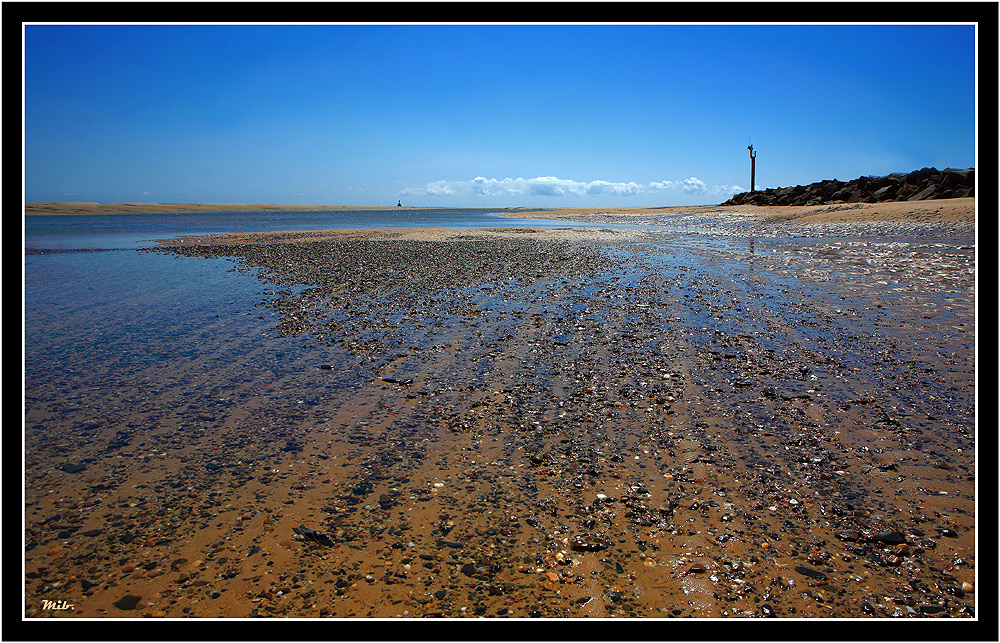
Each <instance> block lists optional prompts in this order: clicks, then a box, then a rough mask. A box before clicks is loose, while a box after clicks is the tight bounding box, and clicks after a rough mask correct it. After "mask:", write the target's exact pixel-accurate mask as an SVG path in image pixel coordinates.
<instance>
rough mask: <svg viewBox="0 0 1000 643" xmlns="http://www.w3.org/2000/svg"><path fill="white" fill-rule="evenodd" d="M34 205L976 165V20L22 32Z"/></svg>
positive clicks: (378, 197) (460, 199)
mask: <svg viewBox="0 0 1000 643" xmlns="http://www.w3.org/2000/svg"><path fill="white" fill-rule="evenodd" d="M23 33H24V60H23V63H24V77H23V84H24V95H23V108H24V111H23V124H24V139H23V144H24V149H23V174H24V199H25V201H97V202H119V201H129V202H153V203H192V202H212V203H286V204H292V203H294V204H301V203H312V204H350V205H373V206H382V205H396V204H397V202H401V203H402V204H403V205H404V206H413V207H417V206H419V207H491V208H492V207H515V206H540V207H541V206H544V207H579V206H594V207H604V206H625V207H632V206H635V207H639V206H672V205H703V204H713V203H721V202H723V201H725V200H726V199H728V198H729V197H730V196H732V195H733V194H735V193H738V192H744V191H747V190H748V189H749V187H750V158H749V151H748V150H747V146H748V145H749V144H751V143H752V144H753V147H754V150H755V152H756V153H757V158H756V180H755V184H756V185H755V187H756V188H757V189H764V188H767V187H781V186H789V185H800V184H802V185H804V184H808V183H812V182H814V181H819V180H823V179H839V180H842V181H847V180H851V179H854V178H857V177H859V176H865V175H885V174H889V173H892V172H908V171H911V170H915V169H919V168H922V167H936V168H938V169H943V168H945V167H954V168H966V167H974V166H975V164H976V27H975V25H973V24H933V25H916V24H903V25H886V24H883V25H850V24H847V25H843V24H841V25H837V24H812V25H810V24H793V25H780V24H776V25H768V24H744V25H725V24H678V25H671V24H534V25H531V24H463V25H458V24H454V25H451V24H410V25H393V24H354V25H346V24H345V25H335V24H323V25H321V24H299V25H281V24H265V25H250V24H201V25H198V24H160V25H155V24H154V25H140V24H133V25H114V24H107V25H89V24H65V25H59V24H25V26H24V32H23Z"/></svg>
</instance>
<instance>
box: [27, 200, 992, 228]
mask: <svg viewBox="0 0 1000 643" xmlns="http://www.w3.org/2000/svg"><path fill="white" fill-rule="evenodd" d="M397 207H398V206H368V205H314V204H273V203H267V204H265V203H254V204H248V203H87V202H30V203H25V204H24V214H25V215H26V216H27V215H66V214H178V213H196V212H261V211H288V212H301V211H313V210H319V211H327V210H329V211H333V210H391V209H394V208H397ZM498 209H500V208H498ZM503 210H504V212H503V214H506V215H507V216H513V217H518V216H527V217H531V218H536V219H539V218H544V219H548V218H552V219H564V218H569V217H588V216H595V215H600V216H602V217H609V216H611V217H613V216H615V215H623V216H629V217H643V216H648V217H649V218H650V219H653V218H656V217H663V216H670V215H675V214H677V215H679V214H699V213H700V214H711V213H714V212H718V213H724V214H736V213H739V214H745V215H748V216H749V217H751V218H754V219H757V220H758V221H759V222H761V223H769V222H770V223H782V222H791V221H794V222H796V223H837V222H845V223H849V222H862V221H899V222H921V223H945V222H969V223H974V222H975V218H976V199H975V198H974V197H969V198H962V199H934V200H926V201H889V202H885V203H838V204H830V205H811V206H753V205H740V206H722V205H701V206H665V207H637V208H631V207H613V208H607V207H604V208H593V207H591V208H545V207H539V208H529V207H520V208H504V209H503Z"/></svg>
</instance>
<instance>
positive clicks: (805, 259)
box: [25, 202, 977, 619]
mask: <svg viewBox="0 0 1000 643" xmlns="http://www.w3.org/2000/svg"><path fill="white" fill-rule="evenodd" d="M892 205H894V204H892ZM960 206H961V204H950V203H945V202H934V203H931V202H925V203H921V204H919V206H912V204H911V206H910V207H908V208H906V207H903V206H900V207H901V208H903V210H904V211H903V212H899V211H896V212H890V213H889V214H884V213H885V211H886V210H885V209H882V210H879V211H880V212H882V213H883V215H880V216H874V217H868V218H867V219H865V221H863V222H851V221H845V220H844V219H845V217H847V218H851V217H853V216H855V215H856V214H857V213H856V212H853V211H852V210H853V209H842V210H826V211H820V210H816V209H812V210H809V211H805V212H800V211H799V210H803V209H787V210H781V209H775V211H768V212H763V213H761V212H750V211H749V209H748V208H741V209H738V210H734V211H732V212H729V213H728V218H725V219H724V220H723V223H722V224H719V223H718V222H719V220H720V218H719V217H708V218H706V219H707V220H710V221H712V222H713V223H711V224H706V223H704V220H705V219H703V218H702V217H703V215H705V214H706V213H707V212H715V211H716V209H709V210H705V211H703V212H693V213H692V212H691V211H690V210H691V209H690V208H688V209H684V212H683V213H682V212H680V211H672V212H670V213H666V215H665V213H664V212H663V211H662V210H660V211H658V212H651V213H636V212H629V213H618V214H615V215H614V216H615V219H608V220H609V221H611V220H616V221H620V220H623V219H621V217H629V216H631V217H648V218H647V221H650V222H652V221H655V217H658V216H659V217H663V216H671V215H678V214H685V216H688V217H689V218H688V219H687V221H686V225H689V226H690V227H691V229H692V230H695V229H699V226H705V225H710V226H711V230H712V231H713V232H715V233H718V235H719V236H706V237H702V236H699V235H697V234H694V235H692V234H691V233H690V232H689V233H682V232H670V231H653V230H642V229H625V230H614V229H611V228H566V229H556V230H531V229H527V228H525V229H520V228H513V229H508V228H504V229H499V228H498V229H492V230H472V231H451V230H429V229H420V230H351V231H326V232H320V233H297V232H296V233H263V234H247V235H230V236H227V237H216V238H197V239H195V238H189V239H184V240H179V241H175V242H171V243H169V244H166V245H164V247H163V248H161V249H159V250H156V252H167V253H174V254H177V255H179V256H181V257H185V259H184V260H192V261H193V260H198V259H197V258H198V257H229V258H232V260H233V261H234V262H235V263H236V265H237V266H238V269H239V270H240V271H243V272H246V273H248V274H255V275H258V276H259V278H260V279H261V280H263V281H265V282H266V283H267V284H268V285H269V286H271V287H272V288H273V290H271V291H270V292H271V294H270V295H269V296H268V297H266V298H265V299H263V300H262V301H260V302H257V303H256V304H255V305H259V307H260V310H261V313H262V314H261V324H262V325H263V326H262V327H266V328H265V329H264V330H262V332H261V335H262V337H261V345H262V349H261V351H262V352H266V349H265V348H263V347H265V346H266V345H267V342H268V337H274V336H281V337H285V338H289V337H297V338H300V339H301V341H302V342H303V343H304V344H307V345H308V346H309V347H310V349H309V350H310V351H311V352H308V351H307V352H306V355H307V357H308V360H309V364H308V367H307V368H305V369H303V372H301V373H298V374H297V375H296V376H294V377H286V378H285V379H281V378H279V377H275V376H273V375H272V374H271V372H270V371H268V370H266V369H261V368H258V367H257V366H258V363H262V362H263V360H264V359H265V357H260V356H257V357H255V356H248V358H247V363H245V364H220V365H219V366H218V379H220V380H227V386H229V387H230V388H228V389H227V394H226V400H227V401H225V403H223V400H222V399H219V400H218V402H219V403H218V405H216V406H212V407H207V406H204V405H202V406H200V407H199V408H193V409H185V403H184V398H183V394H180V397H176V399H175V400H174V402H175V407H174V409H173V413H164V414H161V415H160V416H158V421H157V422H156V423H155V424H154V426H152V427H149V426H147V425H144V426H143V428H142V429H141V430H138V431H132V432H130V433H129V434H128V435H125V436H123V435H122V431H121V430H119V431H118V432H116V431H115V430H114V429H111V428H94V427H91V428H89V429H87V428H85V427H84V428H81V429H80V430H79V431H78V432H77V434H76V435H73V434H70V435H65V436H62V438H61V439H58V440H53V439H51V438H48V439H43V438H42V434H41V432H36V431H32V430H31V428H30V427H32V426H41V425H43V424H44V422H45V414H46V413H49V414H56V413H58V409H53V408H49V409H48V410H43V409H41V408H39V410H38V411H34V410H32V411H30V412H29V415H31V417H26V422H25V424H26V442H27V446H28V450H29V455H28V457H27V467H28V468H27V472H26V474H27V478H28V486H27V490H26V492H27V493H26V495H27V506H26V509H25V515H26V523H27V548H26V549H27V550H26V554H25V555H26V571H27V578H26V585H25V587H26V594H27V605H28V609H27V615H28V616H30V617H51V618H73V617H86V616H95V617H133V616H135V617H137V616H147V615H148V616H153V617H284V616H291V617H336V618H361V617H405V618H420V617H432V616H436V617H450V618H465V617H480V616H481V617H492V618H511V617H515V618H530V617H547V618H576V617H610V616H614V617H632V618H674V617H746V618H766V617H778V618H807V619H811V618H828V617H830V618H849V619H854V618H868V617H919V618H938V617H944V616H949V617H959V618H961V617H965V618H969V617H972V616H973V615H974V614H975V608H976V596H977V593H976V528H975V527H976V515H975V507H976V505H975V500H976V495H975V494H976V450H975V444H976V443H975V440H976V435H975V428H976V424H975V379H974V378H975V364H974V357H975V338H976V328H975V270H976V266H975V246H974V232H975V229H974V216H973V217H970V216H968V213H966V214H965V215H961V216H955V217H952V212H951V210H952V209H953V208H956V209H960ZM827 207H833V206H827ZM917 207H919V208H928V207H933V208H939V209H938V210H933V211H929V212H931V214H936V215H940V216H937V217H936V218H934V217H932V216H924V215H925V214H926V213H924V212H923V211H921V212H917V210H916V208H917ZM858 209H860V208H858ZM792 210H795V211H794V212H793V211H792ZM805 210H808V209H805ZM836 212H840V213H841V214H839V215H836V216H837V218H838V220H837V221H836V222H829V221H821V220H820V219H821V218H822V217H824V216H829V215H833V213H836ZM583 214H586V216H591V217H609V216H611V215H609V214H608V213H606V212H603V211H602V212H589V213H580V212H567V211H558V212H553V213H550V214H549V216H568V217H572V218H576V217H579V216H581V215H583ZM761 215H762V216H761ZM528 216H531V217H538V216H539V213H537V212H532V213H530V214H529V215H528ZM921 217H924V218H921ZM666 221H667V219H663V220H662V223H666ZM671 221H672V223H676V218H674V219H671ZM884 234H890V235H891V236H880V235H884ZM900 235H902V236H900ZM751 239H752V240H753V242H751ZM188 257H190V259H187V258H188ZM192 359H195V358H192ZM266 359H280V357H273V356H266ZM251 366H252V367H251ZM293 384H294V386H292V385H293ZM216 385H218V384H216ZM128 394H129V393H123V395H128ZM136 394H137V393H136ZM213 395H214V393H213ZM175 396H176V394H175ZM216 397H220V398H221V396H216ZM132 399H133V404H132V408H128V407H129V405H128V404H123V403H118V404H117V405H115V408H116V411H115V413H117V414H118V415H117V416H116V417H115V418H114V419H115V422H114V423H110V422H109V423H101V426H102V427H108V426H111V425H112V424H113V425H115V426H117V427H119V429H121V427H123V426H125V425H126V424H127V423H128V421H129V420H130V418H132V414H135V413H139V412H140V411H141V409H139V408H135V407H136V406H138V407H142V406H143V403H142V402H139V403H138V404H136V403H135V402H134V399H135V398H132ZM156 404H157V405H163V404H164V401H163V400H158V401H157V402H156ZM192 406H193V405H192ZM122 407H125V408H122ZM148 410H149V409H146V411H148ZM91 411H92V412H94V413H97V412H98V411H97V410H96V409H95V408H93V407H92V408H91ZM103 412H105V413H108V411H103ZM52 462H71V463H83V464H84V465H85V468H84V469H82V470H73V469H74V467H72V466H70V467H68V470H67V467H65V466H63V467H62V468H59V469H54V468H53V467H52V466H51V463H52ZM53 491H55V493H53ZM56 583H58V584H59V585H58V586H57V589H58V592H54V591H53V585H55V584H56ZM56 595H58V596H59V597H60V598H65V599H66V600H69V601H72V602H73V603H74V605H75V607H74V609H73V610H71V611H56V610H41V609H39V608H38V605H39V604H40V601H41V600H42V599H44V598H45V597H47V596H56ZM130 597H132V598H130Z"/></svg>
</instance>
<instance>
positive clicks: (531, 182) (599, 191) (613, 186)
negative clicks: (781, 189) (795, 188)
mask: <svg viewBox="0 0 1000 643" xmlns="http://www.w3.org/2000/svg"><path fill="white" fill-rule="evenodd" d="M675 189H681V190H683V191H684V193H686V194H688V195H732V194H736V193H737V192H743V191H745V190H744V189H743V188H741V187H740V186H738V185H717V186H713V187H709V186H708V185H707V184H706V183H705V182H704V181H702V180H701V179H699V178H697V177H694V176H692V177H690V178H687V179H684V180H683V181H670V180H664V181H653V182H650V183H648V184H646V185H642V184H639V183H636V182H634V181H628V182H621V181H604V180H594V181H574V180H572V179H560V178H558V177H555V176H538V177H535V178H533V179H524V178H516V179H513V178H504V179H492V178H486V177H484V176H477V177H475V178H473V179H472V180H470V181H447V180H441V181H433V182H431V183H427V184H426V185H424V186H422V187H409V188H405V189H404V190H402V192H401V193H400V194H401V196H411V197H412V196H439V197H440V196H465V195H469V196H475V197H517V196H525V195H527V196H545V197H564V196H585V197H594V196H616V197H629V196H639V195H643V194H657V193H660V192H662V191H664V190H675Z"/></svg>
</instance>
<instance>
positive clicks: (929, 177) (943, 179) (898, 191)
mask: <svg viewBox="0 0 1000 643" xmlns="http://www.w3.org/2000/svg"><path fill="white" fill-rule="evenodd" d="M975 183H976V171H975V169H974V168H969V169H966V170H955V169H951V168H946V169H944V170H938V169H935V168H933V167H925V168H923V169H921V170H914V171H913V172H910V173H903V172H896V173H893V174H890V175H888V176H862V177H859V178H856V179H854V180H853V181H848V182H844V181H838V180H836V179H827V180H823V181H817V182H815V183H810V184H809V185H796V186H794V187H786V188H768V189H766V190H762V191H755V192H741V193H740V194H736V195H733V197H732V198H731V199H729V200H728V201H726V202H725V203H723V204H722V205H829V204H834V203H880V202H883V201H922V200H925V199H952V198H960V197H970V196H975Z"/></svg>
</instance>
